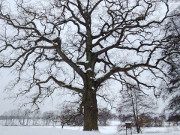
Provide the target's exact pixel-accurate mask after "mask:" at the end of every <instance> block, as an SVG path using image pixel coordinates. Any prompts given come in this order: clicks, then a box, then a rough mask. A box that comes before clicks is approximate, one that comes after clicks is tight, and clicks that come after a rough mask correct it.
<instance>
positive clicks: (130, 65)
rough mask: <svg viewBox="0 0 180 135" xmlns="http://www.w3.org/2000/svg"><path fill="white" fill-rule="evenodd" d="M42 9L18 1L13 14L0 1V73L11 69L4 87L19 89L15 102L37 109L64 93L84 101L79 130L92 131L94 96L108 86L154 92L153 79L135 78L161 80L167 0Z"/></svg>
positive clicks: (57, 4)
mask: <svg viewBox="0 0 180 135" xmlns="http://www.w3.org/2000/svg"><path fill="white" fill-rule="evenodd" d="M11 2H13V1H11ZM34 2H35V3H34ZM40 3H41V1H38V0H37V1H29V0H16V1H15V5H14V4H13V7H12V8H11V7H8V4H7V1H2V3H1V6H0V7H1V8H0V25H1V33H0V44H1V46H0V68H12V69H14V70H15V71H17V72H16V73H17V76H18V77H17V79H15V80H14V82H13V83H12V84H11V85H10V86H12V87H11V88H13V87H14V88H19V87H20V86H21V87H22V88H20V89H19V90H20V91H19V92H18V94H17V95H18V96H26V97H28V98H27V99H29V101H30V103H32V104H33V105H37V107H38V104H39V103H41V102H42V100H44V99H45V98H48V97H49V96H50V95H52V93H54V91H59V90H60V89H62V88H64V89H67V90H70V91H71V92H72V93H73V94H75V93H76V94H78V95H80V96H81V97H82V100H81V103H79V104H80V105H79V108H80V109H79V110H81V111H80V112H82V113H83V114H84V130H98V124H97V121H98V105H97V98H96V96H97V93H98V92H99V91H100V90H102V86H104V84H105V83H106V82H107V81H110V80H116V81H120V82H121V84H122V85H124V84H125V83H126V80H127V79H131V80H133V81H134V82H135V83H136V84H137V85H138V86H139V87H147V88H149V89H153V90H155V87H156V86H155V83H151V79H149V81H148V80H146V79H141V78H142V77H143V76H144V75H145V73H147V72H148V73H149V74H151V75H149V76H151V77H152V78H156V79H157V80H158V79H163V77H162V75H163V70H162V68H161V61H163V58H162V57H160V56H159V51H161V49H162V46H161V42H160V41H161V37H162V36H163V35H161V30H160V28H161V26H162V25H163V23H164V21H165V20H166V19H167V18H168V13H169V10H170V9H169V5H168V3H169V2H168V0H158V1H157V0H148V1H147V0H131V1H128V0H83V1H81V0H50V1H46V2H43V5H40ZM10 8H11V9H10ZM162 8H163V9H164V10H163V11H162V10H161V9H162ZM10 10H11V11H10ZM132 70H135V72H136V73H135V74H136V75H138V78H135V77H134V76H133V75H132V74H131V72H132ZM11 88H10V89H11ZM100 97H104V95H100Z"/></svg>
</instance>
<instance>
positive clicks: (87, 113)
mask: <svg viewBox="0 0 180 135" xmlns="http://www.w3.org/2000/svg"><path fill="white" fill-rule="evenodd" d="M97 121H98V108H97V99H96V92H94V91H92V90H91V91H87V92H86V94H84V129H83V130H84V131H92V130H98V122H97Z"/></svg>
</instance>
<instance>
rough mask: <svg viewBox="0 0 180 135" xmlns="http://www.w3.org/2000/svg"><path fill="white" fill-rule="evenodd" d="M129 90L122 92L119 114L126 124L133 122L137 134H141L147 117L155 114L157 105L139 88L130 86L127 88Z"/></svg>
mask: <svg viewBox="0 0 180 135" xmlns="http://www.w3.org/2000/svg"><path fill="white" fill-rule="evenodd" d="M127 89H128V90H125V91H121V94H122V99H121V103H120V104H119V108H118V112H119V114H120V116H123V117H122V118H123V119H124V121H125V122H126V121H128V122H129V121H131V122H132V123H133V124H134V125H135V127H136V131H137V133H140V132H141V127H142V126H143V125H144V123H143V122H145V121H144V119H145V117H146V116H148V115H149V114H153V111H154V109H155V103H154V102H153V99H152V98H151V97H149V96H148V95H145V94H144V93H143V92H142V91H141V90H140V89H138V88H137V87H135V86H133V85H130V86H127Z"/></svg>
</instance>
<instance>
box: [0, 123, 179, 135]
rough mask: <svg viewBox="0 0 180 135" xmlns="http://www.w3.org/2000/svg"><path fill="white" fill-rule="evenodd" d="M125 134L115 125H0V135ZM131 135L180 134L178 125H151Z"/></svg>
mask: <svg viewBox="0 0 180 135" xmlns="http://www.w3.org/2000/svg"><path fill="white" fill-rule="evenodd" d="M38 134H39V135H125V132H117V126H115V125H112V126H106V127H104V126H100V127H99V131H92V132H88V131H82V127H70V126H66V127H64V129H62V128H61V127H45V126H44V127H43V126H41V127H40V126H32V127H26V126H24V127H19V126H0V135H38ZM133 135H180V127H151V128H144V129H143V133H141V134H135V133H133Z"/></svg>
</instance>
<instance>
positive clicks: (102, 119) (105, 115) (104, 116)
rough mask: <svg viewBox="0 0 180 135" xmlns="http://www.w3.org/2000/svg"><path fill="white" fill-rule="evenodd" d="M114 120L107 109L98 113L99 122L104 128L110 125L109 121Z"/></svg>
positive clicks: (102, 109)
mask: <svg viewBox="0 0 180 135" xmlns="http://www.w3.org/2000/svg"><path fill="white" fill-rule="evenodd" d="M110 119H112V114H111V112H110V110H108V109H107V108H101V109H100V110H99V113H98V121H99V124H100V125H102V126H107V125H108V120H110Z"/></svg>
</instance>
